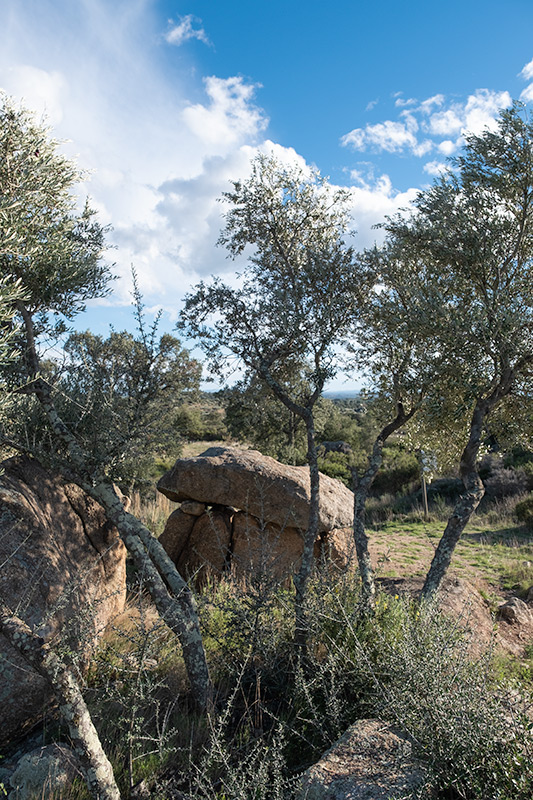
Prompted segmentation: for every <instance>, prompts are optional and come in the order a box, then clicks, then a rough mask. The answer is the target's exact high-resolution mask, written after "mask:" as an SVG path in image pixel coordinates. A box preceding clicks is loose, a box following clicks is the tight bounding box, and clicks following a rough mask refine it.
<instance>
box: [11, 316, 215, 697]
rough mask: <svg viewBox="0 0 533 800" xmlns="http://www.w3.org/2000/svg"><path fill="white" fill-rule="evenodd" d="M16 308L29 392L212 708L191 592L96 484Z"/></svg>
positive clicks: (197, 693) (108, 489)
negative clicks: (141, 579)
mask: <svg viewBox="0 0 533 800" xmlns="http://www.w3.org/2000/svg"><path fill="white" fill-rule="evenodd" d="M17 307H18V309H19V310H20V312H21V314H22V316H23V319H24V323H25V327H26V339H27V343H28V351H27V358H28V363H29V369H30V373H31V374H33V376H34V380H33V381H32V382H31V383H30V384H29V386H28V387H26V389H25V391H27V392H33V393H34V394H35V395H36V397H37V399H38V400H39V402H40V404H41V406H42V408H43V411H44V412H45V414H46V416H47V419H48V422H49V424H50V426H51V428H52V431H53V433H54V434H55V435H56V436H57V437H58V438H59V439H61V440H62V441H63V442H64V443H65V444H66V445H67V447H68V451H69V455H70V458H71V460H72V465H73V467H74V470H75V471H76V473H77V482H78V483H79V485H80V486H81V487H82V488H83V489H84V490H85V491H86V492H88V494H90V495H91V497H93V498H94V499H95V500H96V501H97V502H99V503H101V505H102V506H103V507H104V510H105V512H106V516H107V518H108V519H109V521H110V522H112V523H113V524H114V525H115V526H116V528H117V529H118V532H119V534H120V537H121V539H122V541H123V542H124V545H125V546H126V548H127V550H128V552H129V553H130V555H131V556H132V558H133V561H134V563H135V566H136V567H137V569H138V570H139V571H140V572H141V574H142V575H143V577H144V579H145V581H146V583H147V586H148V589H149V591H150V595H151V597H152V599H153V601H154V603H155V605H156V607H157V610H158V611H159V613H160V614H161V616H162V618H163V619H164V621H165V622H166V624H167V625H168V626H169V628H170V629H171V630H172V631H174V633H175V634H176V636H177V637H178V639H179V641H180V643H181V646H182V649H183V659H184V661H185V669H186V670H187V676H188V678H189V682H190V685H191V690H192V694H193V698H194V700H195V701H196V703H197V705H198V706H199V707H200V708H201V709H205V708H207V707H208V706H209V703H210V698H211V683H210V680H209V670H208V667H207V659H206V655H205V650H204V646H203V642H202V636H201V633H200V620H199V618H198V613H197V610H196V604H195V602H194V597H193V595H192V592H191V591H190V589H189V587H188V585H187V583H186V582H185V581H184V580H183V578H182V577H181V575H180V574H179V572H178V571H177V569H176V567H175V565H174V563H173V562H172V561H171V560H170V558H169V557H168V555H167V554H166V552H165V551H164V549H163V547H162V546H161V545H160V544H159V542H158V541H157V539H155V538H154V537H153V536H152V534H151V533H150V531H149V530H148V529H147V528H146V527H145V526H144V525H143V524H142V523H141V522H140V521H139V520H138V519H136V517H134V516H132V515H131V514H128V513H127V512H126V511H125V510H124V507H123V505H122V502H121V501H120V500H119V498H118V497H117V495H116V493H115V491H114V489H113V486H112V484H111V482H110V481H106V480H102V479H100V480H95V476H93V475H91V474H89V473H88V470H87V464H88V463H89V458H88V457H87V455H86V454H85V453H84V451H83V450H82V448H81V447H80V445H79V444H78V442H77V440H76V438H75V437H74V436H73V434H72V433H71V432H70V430H69V429H68V428H67V426H66V425H65V423H64V422H63V420H62V419H61V417H60V416H59V414H58V413H57V409H56V407H55V404H54V401H53V399H52V394H51V391H50V387H49V385H48V383H46V381H44V380H42V379H41V378H38V377H35V376H37V375H38V372H39V358H38V356H37V351H36V348H35V339H34V334H33V322H32V318H31V315H30V314H29V312H28V311H27V310H26V309H25V308H24V306H23V304H22V303H18V304H17ZM163 579H164V581H165V582H166V585H165V582H164V581H163ZM167 587H168V588H167ZM169 589H170V591H169Z"/></svg>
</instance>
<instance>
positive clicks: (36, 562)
mask: <svg viewBox="0 0 533 800" xmlns="http://www.w3.org/2000/svg"><path fill="white" fill-rule="evenodd" d="M2 468H3V470H4V472H3V474H2V475H1V476H0V564H2V569H1V570H0V598H1V600H2V601H3V602H4V603H5V604H6V605H7V606H8V607H9V608H10V609H11V610H12V611H13V612H14V613H15V614H17V616H19V617H21V618H22V619H23V620H24V621H25V622H26V623H27V624H28V625H29V626H30V627H31V628H32V629H33V630H34V631H35V632H38V633H39V635H40V636H42V637H43V639H44V640H45V641H49V642H50V643H51V644H58V645H61V647H64V648H67V650H68V652H69V653H70V654H74V657H75V658H79V659H80V662H83V660H84V658H85V657H86V656H87V654H88V653H89V652H90V650H91V648H92V647H93V646H94V644H95V642H96V641H97V640H98V637H99V636H100V635H101V633H102V632H103V630H104V629H105V627H106V625H107V623H108V622H109V620H110V619H112V618H113V617H114V616H115V615H116V614H118V613H120V612H121V611H122V609H123V608H124V602H125V595H126V553H125V548H124V546H123V544H122V542H121V541H120V539H119V538H118V534H117V532H116V530H115V529H114V528H113V527H112V526H111V525H110V524H109V523H108V522H107V520H106V517H105V514H104V511H103V509H102V508H101V507H100V506H99V505H98V503H96V502H95V501H94V500H92V498H90V497H89V496H88V495H86V494H85V493H84V492H83V491H82V490H81V489H80V488H79V487H78V486H76V485H75V484H71V483H68V482H66V481H65V480H63V479H62V478H61V477H59V476H58V475H51V474H49V473H47V472H46V471H45V470H44V469H43V468H42V467H41V466H40V465H39V464H38V463H37V462H36V461H33V460H30V459H28V458H13V459H9V460H8V461H5V462H4V463H3V464H2ZM51 696H52V695H51V691H50V689H49V687H48V686H47V684H46V683H45V681H44V680H43V679H42V678H41V677H40V676H39V675H37V674H36V673H35V672H33V671H32V670H31V669H30V668H29V666H28V664H27V663H26V662H25V661H24V660H23V659H22V658H21V656H20V655H19V653H18V652H17V651H15V650H13V648H12V647H11V645H10V644H9V643H8V642H7V640H6V639H5V638H4V637H3V636H1V635H0V706H1V708H2V726H1V727H0V742H1V741H8V740H9V739H10V738H12V737H13V736H15V735H17V734H19V733H21V732H23V730H24V729H25V728H26V727H28V726H29V725H31V724H33V723H34V722H35V721H36V720H37V719H38V718H39V716H40V714H41V713H42V709H43V706H45V705H46V703H47V702H48V701H49V700H50V698H51Z"/></svg>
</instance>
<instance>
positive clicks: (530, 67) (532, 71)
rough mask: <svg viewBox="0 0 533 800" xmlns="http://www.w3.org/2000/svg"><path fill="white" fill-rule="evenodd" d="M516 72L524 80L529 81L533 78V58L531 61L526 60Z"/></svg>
mask: <svg viewBox="0 0 533 800" xmlns="http://www.w3.org/2000/svg"><path fill="white" fill-rule="evenodd" d="M518 74H519V75H520V77H522V78H524V80H526V81H530V80H531V79H532V78H533V58H532V59H531V61H528V63H527V64H526V65H525V66H524V67H523V69H522V70H521V71H520V72H519V73H518Z"/></svg>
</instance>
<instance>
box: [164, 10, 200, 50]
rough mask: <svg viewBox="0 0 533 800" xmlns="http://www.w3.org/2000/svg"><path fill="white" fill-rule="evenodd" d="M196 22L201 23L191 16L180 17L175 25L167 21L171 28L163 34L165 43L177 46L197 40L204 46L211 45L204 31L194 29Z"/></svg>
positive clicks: (197, 28)
mask: <svg viewBox="0 0 533 800" xmlns="http://www.w3.org/2000/svg"><path fill="white" fill-rule="evenodd" d="M196 22H198V23H201V22H202V20H201V19H198V17H194V16H193V15H192V14H186V15H185V16H184V17H180V18H179V22H178V24H177V25H175V24H174V22H173V20H169V24H170V25H171V28H170V30H169V31H168V32H167V33H166V34H165V39H166V41H167V42H168V43H169V44H174V45H178V46H179V45H181V44H183V43H184V42H187V41H189V39H198V41H199V42H203V43H204V44H211V42H210V41H209V38H208V36H207V34H206V32H205V30H204V29H203V28H201V27H196V28H195V27H194V23H196Z"/></svg>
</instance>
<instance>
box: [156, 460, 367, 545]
mask: <svg viewBox="0 0 533 800" xmlns="http://www.w3.org/2000/svg"><path fill="white" fill-rule="evenodd" d="M157 488H158V489H159V491H160V492H162V494H164V495H165V496H166V497H168V498H169V499H170V500H174V501H175V502H181V501H183V500H197V501H199V502H201V503H207V504H220V505H223V506H233V507H235V508H237V509H240V510H242V511H246V512H248V513H249V514H251V515H252V516H254V517H256V518H257V519H258V520H260V521H261V523H273V524H274V525H277V526H278V527H279V528H282V529H284V528H298V529H299V530H301V531H304V530H306V528H307V522H308V516H309V496H310V493H309V471H308V469H307V467H291V466H287V465H285V464H280V463H279V461H276V460H275V459H274V458H270V457H269V456H263V455H262V454H261V453H259V452H258V451H256V450H240V449H238V448H234V447H211V448H209V449H208V450H206V451H205V453H202V455H200V456H196V457H194V458H182V459H179V460H178V461H176V463H175V465H174V466H173V467H172V469H171V470H169V471H168V472H166V473H165V474H164V475H163V477H162V478H161V479H160V481H159V483H158V484H157ZM352 521H353V494H352V492H351V491H350V490H349V489H347V488H346V486H344V484H342V483H341V482H340V481H337V480H335V479H334V478H329V477H328V476H327V475H322V474H321V475H320V515H319V530H320V531H330V530H333V529H334V528H343V527H348V526H350V525H351V524H352Z"/></svg>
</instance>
